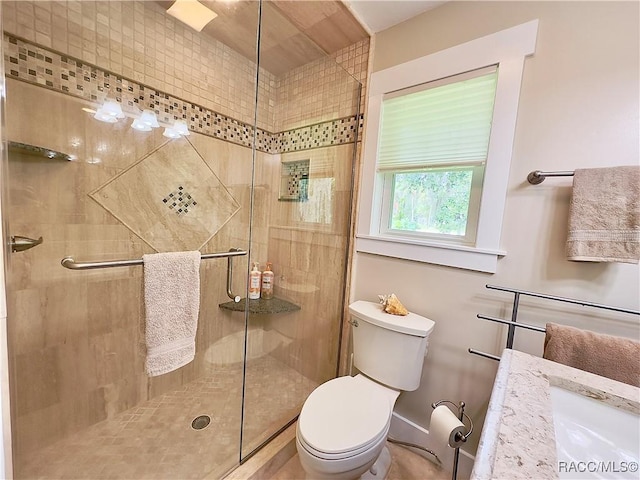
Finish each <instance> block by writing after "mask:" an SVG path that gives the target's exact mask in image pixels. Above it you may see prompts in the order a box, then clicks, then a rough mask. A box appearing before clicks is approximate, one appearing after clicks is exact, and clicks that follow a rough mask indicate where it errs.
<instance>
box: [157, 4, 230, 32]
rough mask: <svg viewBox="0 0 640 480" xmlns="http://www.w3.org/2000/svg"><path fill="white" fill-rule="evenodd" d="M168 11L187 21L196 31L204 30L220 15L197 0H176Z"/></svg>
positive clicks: (184, 21)
mask: <svg viewBox="0 0 640 480" xmlns="http://www.w3.org/2000/svg"><path fill="white" fill-rule="evenodd" d="M167 13H168V14H169V15H171V16H172V17H175V18H177V19H178V20H180V21H181V22H182V23H186V24H187V25H189V26H190V27H191V28H193V29H194V30H195V31H196V32H200V31H202V29H203V28H204V27H205V25H206V24H207V23H209V22H210V21H211V20H213V19H214V18H216V17H217V16H218V14H217V13H216V12H214V11H213V10H211V9H209V8H207V7H205V6H204V5H203V4H201V3H200V2H198V1H196V0H176V1H175V2H174V3H173V5H171V7H169V9H168V10H167Z"/></svg>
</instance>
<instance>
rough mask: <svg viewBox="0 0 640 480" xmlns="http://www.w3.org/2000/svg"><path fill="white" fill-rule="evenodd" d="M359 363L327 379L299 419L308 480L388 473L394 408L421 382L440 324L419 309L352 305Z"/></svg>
mask: <svg viewBox="0 0 640 480" xmlns="http://www.w3.org/2000/svg"><path fill="white" fill-rule="evenodd" d="M349 313H350V315H351V319H350V321H349V323H351V325H352V333H353V335H352V337H353V364H354V366H355V367H356V368H357V369H358V370H359V371H360V372H361V373H359V374H358V375H356V376H355V377H350V376H346V377H338V378H334V379H333V380H329V381H328V382H325V383H323V384H322V385H320V386H319V387H318V388H316V389H315V390H314V391H313V392H311V395H309V397H308V398H307V400H306V401H305V403H304V405H303V406H302V411H301V412H300V416H299V417H298V425H297V429H296V447H297V449H298V456H299V458H300V463H301V465H302V468H303V469H304V471H305V472H306V476H307V479H314V480H316V479H317V480H322V479H331V480H353V479H358V478H362V479H365V480H368V479H380V480H382V479H384V478H385V476H386V474H387V472H388V471H389V467H390V465H391V455H390V454H389V450H388V449H387V447H386V444H385V442H386V439H387V433H388V432H389V427H390V425H391V413H392V412H393V406H394V404H395V402H396V400H397V398H398V396H399V395H400V392H402V391H413V390H416V389H417V388H418V386H419V385H420V377H421V374H422V365H423V363H424V357H425V355H426V353H427V344H428V341H429V335H430V333H431V331H432V330H433V327H434V325H435V323H434V322H433V321H432V320H429V319H428V318H424V317H421V316H420V315H416V314H414V313H409V314H408V315H406V316H397V315H390V314H388V313H385V312H384V311H383V310H382V306H381V305H380V304H378V303H373V302H366V301H363V300H359V301H357V302H354V303H352V304H351V305H349Z"/></svg>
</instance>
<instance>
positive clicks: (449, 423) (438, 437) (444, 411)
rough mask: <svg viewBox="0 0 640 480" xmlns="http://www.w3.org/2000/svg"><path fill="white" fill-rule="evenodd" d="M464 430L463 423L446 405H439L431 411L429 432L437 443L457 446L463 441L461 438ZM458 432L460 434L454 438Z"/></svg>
mask: <svg viewBox="0 0 640 480" xmlns="http://www.w3.org/2000/svg"><path fill="white" fill-rule="evenodd" d="M464 431H465V428H464V424H463V423H462V422H461V421H460V420H458V418H457V417H456V416H455V415H454V414H453V412H452V411H451V410H449V408H448V407H447V406H445V405H440V406H438V407H436V408H435V409H434V410H433V412H432V413H431V424H430V425H429V434H430V435H433V439H434V441H435V442H436V444H437V445H449V446H450V447H451V448H457V447H459V446H460V445H462V444H463V443H464V442H463V441H462V440H461V437H462V435H464ZM458 433H459V434H460V435H459V437H458V438H456V434H458Z"/></svg>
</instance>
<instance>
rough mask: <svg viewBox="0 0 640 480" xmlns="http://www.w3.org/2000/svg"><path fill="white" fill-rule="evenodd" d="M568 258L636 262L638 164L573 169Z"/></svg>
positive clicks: (638, 246)
mask: <svg viewBox="0 0 640 480" xmlns="http://www.w3.org/2000/svg"><path fill="white" fill-rule="evenodd" d="M567 257H568V258H569V260H574V261H583V262H625V263H638V258H640V167H638V166H623V167H611V168H592V169H584V170H576V171H575V175H574V177H573V196H572V197H571V208H570V211H569V235H568V237H567Z"/></svg>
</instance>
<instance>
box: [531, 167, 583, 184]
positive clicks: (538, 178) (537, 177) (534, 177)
mask: <svg viewBox="0 0 640 480" xmlns="http://www.w3.org/2000/svg"><path fill="white" fill-rule="evenodd" d="M573 174H574V172H571V171H565V172H541V171H540V170H534V171H533V172H531V173H530V174H529V175H527V181H528V182H529V183H530V184H531V185H538V184H540V183H542V182H544V179H545V178H547V177H573Z"/></svg>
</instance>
